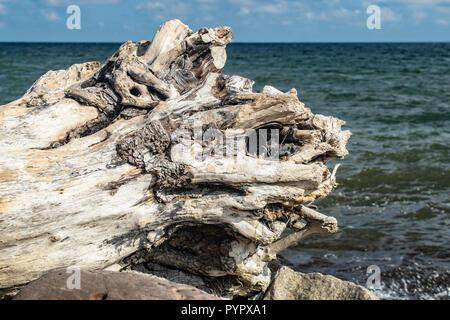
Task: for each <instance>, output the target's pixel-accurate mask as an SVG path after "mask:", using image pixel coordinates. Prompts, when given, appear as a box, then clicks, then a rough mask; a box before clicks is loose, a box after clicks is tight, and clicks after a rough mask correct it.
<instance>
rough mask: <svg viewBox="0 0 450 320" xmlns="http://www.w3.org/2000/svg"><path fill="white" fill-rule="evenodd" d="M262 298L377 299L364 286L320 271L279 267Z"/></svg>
mask: <svg viewBox="0 0 450 320" xmlns="http://www.w3.org/2000/svg"><path fill="white" fill-rule="evenodd" d="M264 300H379V299H378V297H377V296H376V295H375V294H374V293H372V292H370V291H369V290H367V289H366V288H364V287H362V286H359V285H357V284H354V283H352V282H349V281H343V280H339V279H338V278H336V277H333V276H330V275H323V274H320V273H301V272H295V271H293V270H291V269H289V268H288V267H281V268H280V269H279V271H278V273H277V274H276V275H275V277H274V280H273V281H272V283H271V285H270V287H269V288H268V289H267V291H266V294H265V297H264Z"/></svg>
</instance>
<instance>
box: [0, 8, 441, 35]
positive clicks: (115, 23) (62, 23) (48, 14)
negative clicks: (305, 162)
mask: <svg viewBox="0 0 450 320" xmlns="http://www.w3.org/2000/svg"><path fill="white" fill-rule="evenodd" d="M70 5H78V6H79V8H80V13H81V16H80V22H81V25H80V27H81V29H68V28H67V25H66V21H67V19H68V18H69V17H70V16H71V14H70V13H67V12H66V10H67V7H68V6H70ZM370 5H376V6H378V7H379V8H380V10H381V12H380V16H379V17H380V27H381V28H380V29H369V28H368V27H367V24H366V21H367V19H368V18H370V16H371V15H370V14H368V13H367V8H368V7H369V6H370ZM175 18H176V19H180V20H181V21H183V22H184V23H185V24H187V25H189V26H190V28H191V29H192V30H193V31H197V30H198V29H199V28H201V27H204V26H208V27H217V26H222V25H226V26H230V27H231V29H232V31H233V34H234V40H233V41H234V42H415V41H420V42H422V41H446V42H448V41H450V0H312V1H303V0H298V1H297V0H272V1H268V0H136V1H131V0H78V1H77V0H0V41H2V42H4V41H8V42H9V41H19V42H29V41H32V42H124V41H127V40H132V41H139V40H145V39H146V40H151V38H152V37H153V34H154V33H155V31H156V30H157V29H158V27H159V25H161V24H162V23H163V22H164V21H167V20H170V19H175Z"/></svg>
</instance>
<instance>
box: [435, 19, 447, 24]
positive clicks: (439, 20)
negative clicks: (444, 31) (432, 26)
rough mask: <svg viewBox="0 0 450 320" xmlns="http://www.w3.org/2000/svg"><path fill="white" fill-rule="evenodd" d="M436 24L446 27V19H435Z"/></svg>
mask: <svg viewBox="0 0 450 320" xmlns="http://www.w3.org/2000/svg"><path fill="white" fill-rule="evenodd" d="M436 23H437V24H443V25H448V24H449V21H448V20H446V19H436Z"/></svg>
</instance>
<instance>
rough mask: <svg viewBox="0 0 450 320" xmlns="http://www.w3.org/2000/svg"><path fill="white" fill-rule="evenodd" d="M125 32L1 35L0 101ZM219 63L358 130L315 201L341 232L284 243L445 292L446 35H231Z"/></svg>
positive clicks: (363, 280) (369, 275) (416, 290)
mask: <svg viewBox="0 0 450 320" xmlns="http://www.w3.org/2000/svg"><path fill="white" fill-rule="evenodd" d="M119 46H120V43H0V104H4V103H7V102H10V101H12V100H15V99H17V98H19V97H20V96H22V95H23V93H24V92H25V91H26V90H27V89H28V88H29V87H30V85H31V84H32V83H33V82H34V81H35V80H36V79H37V78H38V77H39V76H41V75H42V74H44V73H45V72H46V71H48V70H57V69H65V68H68V67H69V66H70V65H72V64H74V63H82V62H86V61H94V60H97V61H101V62H103V61H105V59H107V58H108V57H109V56H111V55H112V54H113V53H114V52H115V51H116V50H117V48H118V47H119ZM227 56H228V58H227V64H226V66H225V71H224V72H225V74H229V75H241V76H244V77H247V78H249V79H252V80H254V81H255V85H254V90H255V91H259V90H261V89H262V88H263V86H264V85H266V84H268V85H271V86H274V87H276V88H278V89H280V90H282V91H288V90H289V89H291V88H296V89H297V91H298V95H299V99H300V100H301V101H302V102H304V103H305V104H306V106H307V107H309V108H311V110H312V112H313V113H320V114H323V115H333V116H335V117H338V118H340V119H343V120H345V121H346V124H345V126H344V128H345V129H348V130H350V131H351V132H352V133H353V135H352V137H351V138H350V140H349V142H348V145H347V148H348V150H349V155H347V156H346V157H345V159H339V160H333V161H331V162H330V163H329V165H330V168H331V167H333V166H334V164H336V163H341V167H340V168H339V170H338V172H337V182H338V184H339V185H338V186H337V188H336V189H335V190H334V191H333V192H332V193H331V194H330V195H329V196H327V197H326V198H324V199H320V200H318V201H316V202H315V204H316V205H317V206H318V208H319V209H318V210H319V211H320V212H323V213H324V214H327V215H332V216H334V217H336V218H337V219H338V221H339V231H338V232H337V233H336V234H334V235H331V236H330V235H328V236H313V237H311V238H309V239H306V240H305V241H304V242H302V243H301V244H300V245H298V246H296V247H293V248H289V249H287V250H285V251H283V252H282V253H281V254H280V257H281V259H282V260H283V262H284V263H285V264H287V265H289V266H290V267H291V268H294V269H295V270H297V271H301V272H320V273H325V274H330V275H333V276H336V277H338V278H340V279H343V280H349V281H353V282H355V283H358V284H360V285H362V286H367V287H369V288H371V290H373V291H374V292H375V294H377V295H378V296H379V297H380V298H381V299H441V300H448V299H450V219H449V217H450V43H251V44H250V43H231V44H230V45H228V47H227Z"/></svg>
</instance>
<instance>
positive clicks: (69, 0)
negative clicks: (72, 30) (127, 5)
mask: <svg viewBox="0 0 450 320" xmlns="http://www.w3.org/2000/svg"><path fill="white" fill-rule="evenodd" d="M120 1H121V0H78V1H74V0H45V3H46V4H47V5H48V6H51V7H63V6H69V5H71V4H76V5H83V4H114V3H119V2H120Z"/></svg>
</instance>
